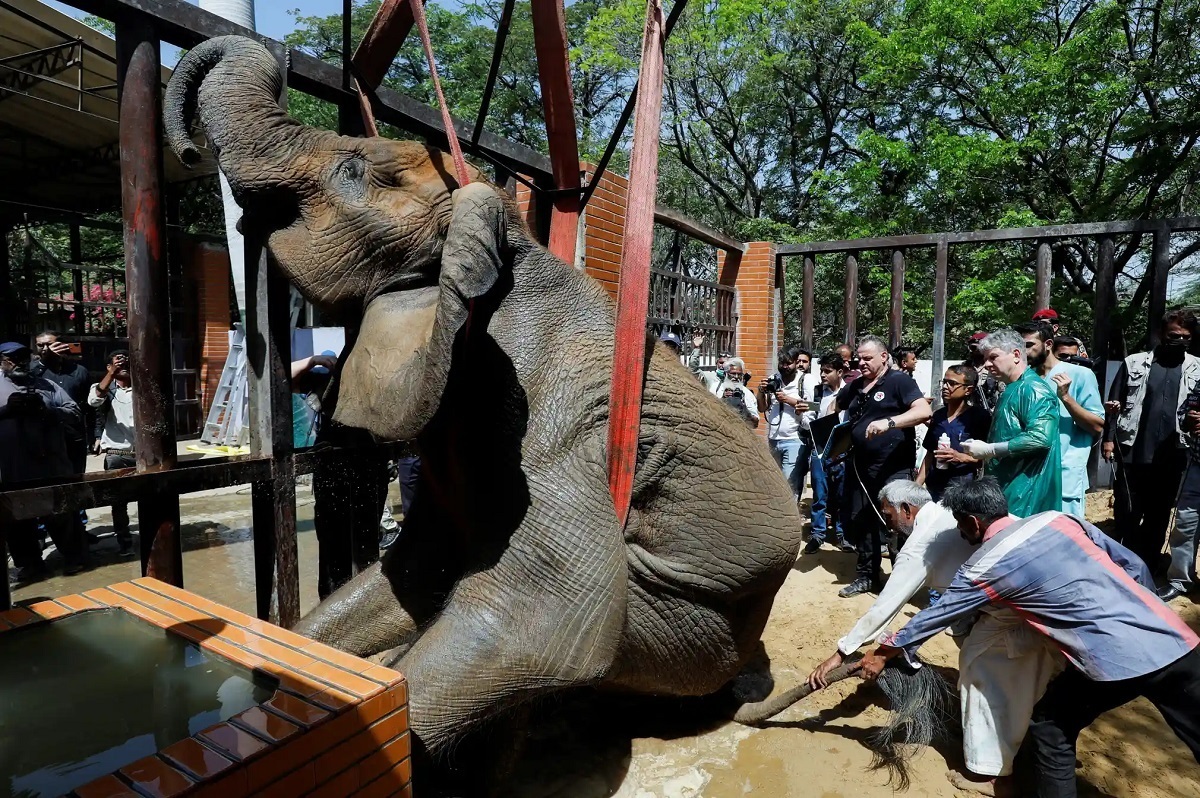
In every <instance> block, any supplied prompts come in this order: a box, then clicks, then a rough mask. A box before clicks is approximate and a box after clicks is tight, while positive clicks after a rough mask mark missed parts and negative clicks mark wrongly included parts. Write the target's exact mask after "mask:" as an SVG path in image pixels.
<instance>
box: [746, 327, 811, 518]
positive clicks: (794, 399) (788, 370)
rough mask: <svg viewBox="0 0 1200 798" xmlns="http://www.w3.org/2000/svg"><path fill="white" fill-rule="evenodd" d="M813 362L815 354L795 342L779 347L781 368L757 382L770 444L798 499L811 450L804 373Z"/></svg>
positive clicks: (776, 460)
mask: <svg viewBox="0 0 1200 798" xmlns="http://www.w3.org/2000/svg"><path fill="white" fill-rule="evenodd" d="M811 363H812V355H810V354H809V353H808V352H806V351H805V350H803V349H801V348H800V347H799V346H797V345H795V344H792V345H791V346H788V347H785V348H784V349H781V350H779V358H778V365H779V371H777V372H776V373H775V374H772V375H771V376H770V377H769V378H767V379H765V380H763V381H762V382H760V383H759V384H758V409H759V411H760V412H762V413H766V415H767V444H768V445H769V446H770V447H771V456H772V457H774V458H775V464H776V465H778V466H779V469H780V470H781V471H782V472H783V478H784V479H786V480H787V481H788V484H789V485H790V486H791V487H792V498H793V499H794V500H795V501H797V502H799V501H800V495H801V494H802V493H803V492H804V475H805V474H807V473H808V457H809V454H810V453H811V452H812V433H810V432H809V431H808V421H809V417H808V402H807V401H805V394H804V375H805V374H807V373H808V368H809V365H810V364H811Z"/></svg>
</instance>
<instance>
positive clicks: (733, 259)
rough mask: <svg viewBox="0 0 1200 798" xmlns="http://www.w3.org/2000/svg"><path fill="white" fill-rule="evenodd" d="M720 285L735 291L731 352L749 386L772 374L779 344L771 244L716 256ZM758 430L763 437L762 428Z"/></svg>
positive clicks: (777, 282) (778, 284) (778, 288)
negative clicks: (748, 375)
mask: <svg viewBox="0 0 1200 798" xmlns="http://www.w3.org/2000/svg"><path fill="white" fill-rule="evenodd" d="M717 270H718V273H719V274H720V282H721V283H722V284H724V285H732V286H733V287H734V288H736V289H737V313H738V323H737V343H736V350H737V351H736V352H735V353H734V354H735V355H737V356H738V357H740V358H741V359H742V360H744V361H746V370H747V371H749V372H750V373H751V374H752V375H753V376H752V377H751V380H750V385H751V387H754V386H757V385H758V381H759V380H761V379H763V378H764V377H767V376H769V375H771V374H773V373H775V365H776V364H775V353H776V352H777V351H778V349H779V347H780V346H782V344H783V338H782V332H783V323H782V316H783V312H782V308H781V307H780V304H779V300H778V297H779V296H780V295H781V293H782V289H783V274H782V270H780V269H776V267H775V244H773V243H770V242H768V241H753V242H750V243H748V244H746V251H745V252H744V253H742V254H741V255H738V254H728V255H727V254H726V253H724V252H718V253H717ZM758 431H759V432H760V433H761V434H763V435H766V426H765V425H764V424H760V425H759V427H758Z"/></svg>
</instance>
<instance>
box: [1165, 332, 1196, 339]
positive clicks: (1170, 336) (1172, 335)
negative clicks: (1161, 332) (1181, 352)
mask: <svg viewBox="0 0 1200 798" xmlns="http://www.w3.org/2000/svg"><path fill="white" fill-rule="evenodd" d="M1167 340H1168V341H1190V340H1192V336H1191V335H1190V334H1188V333H1167Z"/></svg>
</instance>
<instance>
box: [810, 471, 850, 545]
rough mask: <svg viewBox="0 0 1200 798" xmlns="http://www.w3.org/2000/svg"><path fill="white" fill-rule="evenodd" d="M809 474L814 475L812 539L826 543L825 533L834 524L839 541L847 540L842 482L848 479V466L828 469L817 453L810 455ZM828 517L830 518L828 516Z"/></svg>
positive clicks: (834, 531) (834, 530)
mask: <svg viewBox="0 0 1200 798" xmlns="http://www.w3.org/2000/svg"><path fill="white" fill-rule="evenodd" d="M808 465H809V472H810V473H811V474H812V486H813V500H812V507H811V508H810V509H811V512H812V538H813V540H816V541H819V542H821V543H824V542H825V532H826V530H827V529H828V528H829V524H830V523H832V524H833V533H834V535H836V536H837V539H838V541H839V542H840V541H843V540H845V539H846V538H845V533H844V532H843V531H842V482H843V480H844V479H845V477H846V464H845V463H838V464H837V465H834V466H830V467H828V468H827V467H826V466H825V461H824V460H822V459H821V458H819V457H817V455H816V453H815V452H814V453H813V454H811V455H809V463H808ZM827 515H828V518H826V516H827Z"/></svg>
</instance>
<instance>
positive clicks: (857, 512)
mask: <svg viewBox="0 0 1200 798" xmlns="http://www.w3.org/2000/svg"><path fill="white" fill-rule="evenodd" d="M911 478H912V470H911V469H907V468H906V469H904V470H903V471H896V472H893V473H889V474H880V475H878V476H875V477H871V476H868V475H867V469H865V468H864V467H863V466H861V465H859V466H857V468H856V466H855V463H854V462H853V460H852V461H851V462H849V463H847V464H846V485H845V491H846V492H845V496H846V504H845V505H844V506H845V507H846V509H847V511H848V512H849V516H850V517H849V528H848V529H847V530H846V532H847V537H848V538H849V540H850V542H851V543H853V544H854V548H855V549H857V550H858V562H857V563H856V564H855V566H854V577H855V578H856V579H862V578H864V577H865V578H867V579H870V580H871V581H872V582H882V581H883V552H882V551H880V548H881V547H882V546H883V540H884V536H885V534H886V530H885V529H884V525H883V520H882V519H881V518H880V514H879V511H878V507H879V503H878V497H879V491H881V490H883V486H884V485H886V484H887V483H889V482H893V481H895V480H897V479H911Z"/></svg>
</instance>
